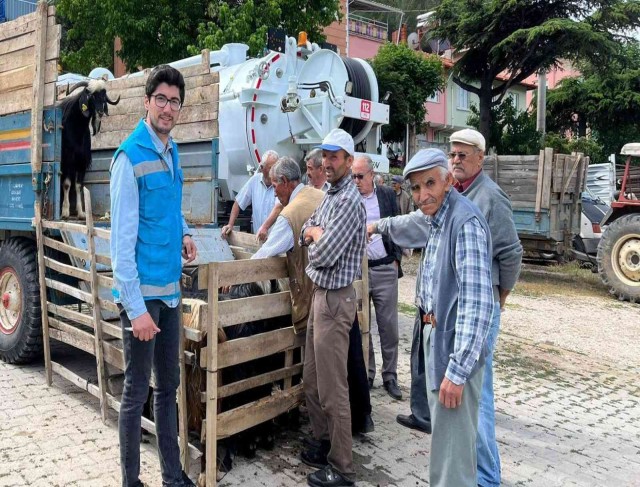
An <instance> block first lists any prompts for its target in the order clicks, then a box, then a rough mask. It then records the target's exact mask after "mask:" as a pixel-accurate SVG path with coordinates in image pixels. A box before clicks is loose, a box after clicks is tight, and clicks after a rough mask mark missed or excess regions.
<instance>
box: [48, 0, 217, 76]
mask: <svg viewBox="0 0 640 487" xmlns="http://www.w3.org/2000/svg"><path fill="white" fill-rule="evenodd" d="M205 5H206V0H155V1H154V2H145V3H144V4H141V3H140V2H139V1H137V0H101V1H99V2H95V1H93V0H57V1H56V7H57V14H58V18H59V20H60V21H61V23H62V25H63V32H64V34H63V40H62V66H63V69H65V70H67V71H75V72H79V73H83V74H88V73H89V71H90V70H91V69H92V68H95V67H96V66H104V67H109V68H111V69H113V40H114V39H115V38H116V37H120V39H121V40H122V49H121V51H120V52H119V55H120V57H121V58H122V60H123V61H124V63H125V64H126V65H127V67H128V69H130V70H133V71H135V70H136V68H137V67H138V66H141V67H150V66H155V65H157V64H160V63H165V62H170V61H175V60H177V59H180V58H183V57H186V56H188V50H187V47H188V46H189V44H192V43H193V42H194V40H195V39H196V36H197V27H198V24H199V22H200V21H201V20H203V19H204V14H205Z"/></svg>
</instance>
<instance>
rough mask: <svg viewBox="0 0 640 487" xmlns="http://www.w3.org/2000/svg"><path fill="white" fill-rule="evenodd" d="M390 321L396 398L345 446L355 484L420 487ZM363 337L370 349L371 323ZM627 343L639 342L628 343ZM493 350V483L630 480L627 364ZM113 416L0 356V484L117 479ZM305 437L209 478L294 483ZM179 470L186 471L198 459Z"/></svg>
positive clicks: (419, 441)
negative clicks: (403, 421)
mask: <svg viewBox="0 0 640 487" xmlns="http://www.w3.org/2000/svg"><path fill="white" fill-rule="evenodd" d="M401 311H403V312H404V313H409V312H410V310H409V309H408V307H403V308H402V309H401ZM507 315H508V314H507ZM400 317H401V319H400V333H401V337H400V352H401V353H400V363H399V381H400V384H401V386H402V389H403V393H404V395H405V397H404V399H403V400H402V401H394V400H393V399H391V398H390V397H388V396H387V395H386V393H385V392H384V389H383V388H382V385H381V382H380V379H379V378H377V379H376V383H375V386H374V389H373V391H372V402H373V408H374V413H373V418H374V421H375V425H376V427H375V431H374V432H373V433H371V434H369V435H367V436H366V437H365V436H361V437H358V438H356V439H355V441H354V460H355V463H356V466H357V473H358V480H359V481H358V485H361V486H372V485H373V486H387V485H397V486H406V487H409V486H421V485H428V454H429V448H430V437H429V436H427V435H423V434H421V433H418V432H414V431H410V430H407V429H405V428H402V427H400V426H399V425H398V424H397V423H396V422H395V416H396V414H398V413H407V412H408V411H409V402H408V387H409V363H408V356H409V353H408V350H409V347H410V336H411V328H412V326H413V319H412V318H411V317H410V316H409V315H408V314H401V315H400ZM506 319H508V318H506ZM374 343H375V346H376V350H377V351H378V350H379V349H378V346H377V335H376V334H375V329H374ZM629 346H631V347H636V348H638V344H637V342H636V343H629ZM496 353H497V355H496V397H497V437H498V441H499V444H500V450H501V454H502V467H503V485H504V486H507V487H509V486H544V487H547V486H574V485H579V486H615V487H618V486H640V383H639V382H638V376H637V374H636V373H635V372H634V371H633V370H634V369H622V368H621V367H617V366H612V365H610V364H606V363H603V362H602V361H596V360H594V359H592V358H591V357H590V356H586V355H584V354H580V353H576V352H571V351H567V350H565V349H561V348H557V347H554V346H550V345H545V344H541V343H534V342H533V341H532V340H529V339H523V338H520V337H518V336H515V335H513V334H510V333H502V334H501V336H500V339H499V342H498V348H497V352H496ZM377 359H378V363H381V360H380V357H377ZM635 370H637V369H635ZM114 418H115V415H114V416H113V418H112V419H111V420H109V421H108V422H107V424H103V423H102V421H101V419H100V411H99V407H98V403H97V401H96V400H95V399H94V398H93V397H92V396H91V395H90V394H88V393H87V392H85V391H83V390H82V389H80V388H78V387H77V386H75V385H72V384H71V383H69V382H67V381H66V380H65V379H62V378H60V377H56V376H55V374H54V384H53V387H50V388H49V387H47V386H46V384H45V378H44V370H43V367H42V365H34V366H27V367H16V366H12V365H7V364H4V363H0V486H12V487H13V486H27V485H29V486H31V485H33V486H43V487H44V486H63V485H64V486H67V485H70V486H117V485H119V478H120V476H119V465H118V437H117V425H116V422H115V419H114ZM307 432H308V425H307V424H306V423H305V424H303V427H302V429H301V430H300V431H295V432H291V431H288V432H280V433H279V436H278V438H277V440H276V447H275V448H274V449H273V450H272V451H258V455H257V456H256V458H254V459H251V460H248V459H243V458H237V459H236V461H235V463H234V469H233V470H231V472H230V473H228V474H227V476H226V477H225V478H224V479H223V480H222V482H220V485H223V486H243V487H251V486H293V485H301V484H304V476H305V475H306V474H307V473H309V472H310V471H311V469H310V468H308V467H306V466H304V465H302V464H301V463H300V462H299V461H298V459H297V458H298V454H299V452H300V439H301V438H302V437H303V436H304V434H306V433H307ZM158 470H159V466H158V459H157V455H156V451H155V447H154V446H153V444H143V445H142V474H141V478H142V480H143V481H145V482H146V483H147V484H148V485H151V486H154V487H155V486H160V485H161V479H160V476H159V473H158ZM190 473H191V475H192V477H195V476H196V474H197V465H195V464H194V465H192V466H191V472H190Z"/></svg>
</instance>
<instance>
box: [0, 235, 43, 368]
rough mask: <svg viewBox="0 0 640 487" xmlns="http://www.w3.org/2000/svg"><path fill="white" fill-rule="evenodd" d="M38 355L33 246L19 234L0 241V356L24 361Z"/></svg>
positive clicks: (39, 341) (39, 330) (37, 292)
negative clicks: (0, 242) (0, 243)
mask: <svg viewBox="0 0 640 487" xmlns="http://www.w3.org/2000/svg"><path fill="white" fill-rule="evenodd" d="M41 355H42V322H41V318H40V287H39V285H38V264H37V261H36V246H35V244H34V242H33V241H31V240H29V239H27V238H23V237H19V238H11V239H9V240H6V241H4V242H3V243H2V245H0V359H2V360H3V361H5V362H7V363H10V364H24V363H27V362H30V361H32V360H33V359H35V358H37V357H39V356H41Z"/></svg>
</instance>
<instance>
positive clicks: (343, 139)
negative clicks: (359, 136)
mask: <svg viewBox="0 0 640 487" xmlns="http://www.w3.org/2000/svg"><path fill="white" fill-rule="evenodd" d="M318 148H319V149H324V150H330V151H338V150H340V149H342V150H344V151H345V152H346V153H348V154H349V155H350V156H352V155H354V153H355V149H354V147H353V138H352V137H351V136H350V135H349V134H348V133H347V132H345V131H344V130H342V129H333V130H332V131H331V132H329V133H328V134H327V135H326V137H325V138H324V139H323V140H322V145H319V146H318Z"/></svg>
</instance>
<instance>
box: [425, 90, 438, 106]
mask: <svg viewBox="0 0 640 487" xmlns="http://www.w3.org/2000/svg"><path fill="white" fill-rule="evenodd" d="M427 101H430V102H431V103H440V92H439V91H436V93H435V94H434V95H433V96H430V97H429V98H427Z"/></svg>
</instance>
